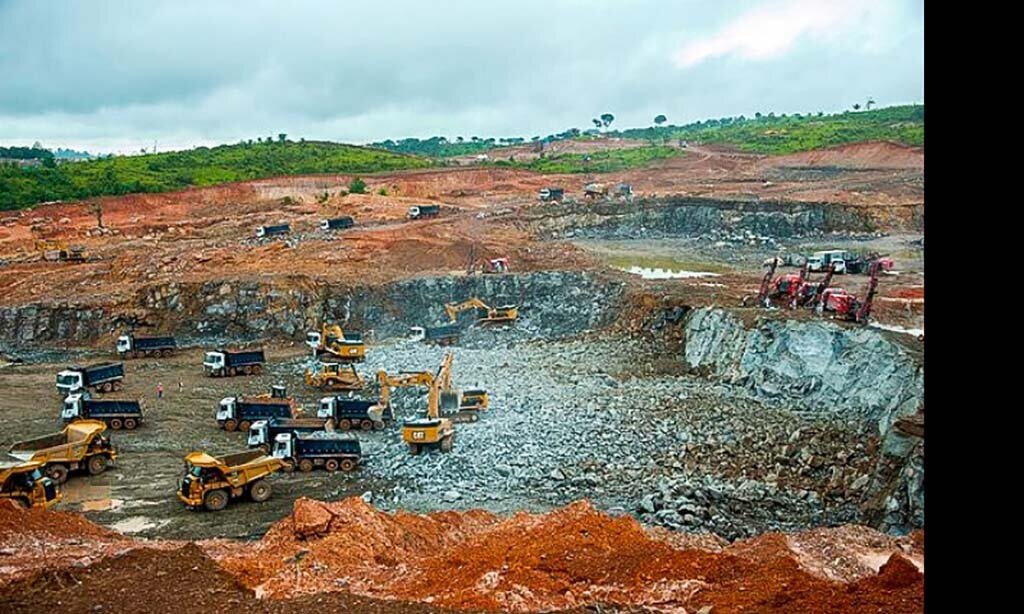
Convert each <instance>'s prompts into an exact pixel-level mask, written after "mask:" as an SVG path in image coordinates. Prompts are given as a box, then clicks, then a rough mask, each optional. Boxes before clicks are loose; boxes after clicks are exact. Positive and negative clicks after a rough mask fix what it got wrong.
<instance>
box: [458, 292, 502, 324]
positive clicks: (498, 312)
mask: <svg viewBox="0 0 1024 614" xmlns="http://www.w3.org/2000/svg"><path fill="white" fill-rule="evenodd" d="M467 309H480V310H483V311H485V312H486V314H487V315H485V316H484V317H482V318H478V319H477V321H476V322H477V324H501V323H505V322H515V321H516V320H517V319H518V318H519V307H518V306H516V305H503V306H501V307H491V306H490V305H488V304H487V303H485V302H483V301H482V300H480V299H479V298H477V297H473V298H471V299H469V300H465V301H462V302H461V303H445V306H444V311H445V313H447V314H448V319H449V320H451V322H452V323H453V324H454V323H455V322H457V321H458V318H459V314H460V313H462V312H463V311H465V310H467Z"/></svg>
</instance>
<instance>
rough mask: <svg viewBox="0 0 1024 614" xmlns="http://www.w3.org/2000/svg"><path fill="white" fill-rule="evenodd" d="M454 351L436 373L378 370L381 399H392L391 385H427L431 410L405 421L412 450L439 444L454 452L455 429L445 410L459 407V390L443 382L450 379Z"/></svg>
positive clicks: (405, 435)
mask: <svg viewBox="0 0 1024 614" xmlns="http://www.w3.org/2000/svg"><path fill="white" fill-rule="evenodd" d="M451 363H452V355H451V353H448V354H447V355H446V356H445V358H444V362H442V363H441V367H440V368H439V369H438V372H437V373H436V374H434V373H431V372H430V371H415V372H411V373H402V374H399V375H388V374H387V372H385V371H383V370H382V371H379V372H378V373H377V379H378V381H379V382H380V403H381V405H382V406H386V405H387V404H388V403H390V389H391V388H395V387H404V386H426V387H427V413H426V416H424V417H418V418H410V419H407V420H406V421H405V422H404V423H403V424H402V440H403V441H404V442H405V443H406V445H408V446H409V453H410V454H414V455H415V454H419V453H420V452H421V451H423V450H429V449H431V448H437V449H439V450H441V452H451V451H452V447H453V445H454V443H455V429H454V428H453V427H452V421H451V419H449V418H442V417H441V411H442V409H444V410H445V411H448V412H451V411H454V410H456V409H457V408H458V404H459V401H458V393H454V392H453V391H451V390H449V391H442V390H441V384H442V382H443V381H445V380H446V379H448V377H449V376H448V375H447V373H446V372H448V371H450V370H451Z"/></svg>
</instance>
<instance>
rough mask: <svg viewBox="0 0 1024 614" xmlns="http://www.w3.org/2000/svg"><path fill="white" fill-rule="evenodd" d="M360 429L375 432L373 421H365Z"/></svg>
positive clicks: (360, 425)
mask: <svg viewBox="0 0 1024 614" xmlns="http://www.w3.org/2000/svg"><path fill="white" fill-rule="evenodd" d="M359 428H361V429H363V430H364V431H372V430H373V421H371V420H363V421H362V422H360V423H359Z"/></svg>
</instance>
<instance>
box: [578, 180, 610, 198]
mask: <svg viewBox="0 0 1024 614" xmlns="http://www.w3.org/2000/svg"><path fill="white" fill-rule="evenodd" d="M607 196H608V186H607V185H605V184H603V183H588V184H587V185H585V186H583V197H584V198H591V199H593V198H605V197H607Z"/></svg>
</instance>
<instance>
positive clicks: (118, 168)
mask: <svg viewBox="0 0 1024 614" xmlns="http://www.w3.org/2000/svg"><path fill="white" fill-rule="evenodd" d="M48 153H49V152H48ZM51 156H52V154H51ZM51 160H52V158H51ZM430 165H431V162H430V161H429V160H425V159H423V158H416V157H412V156H407V155H402V154H397V153H393V152H389V151H383V150H379V149H369V148H366V147H357V146H354V145H341V144H338V143H325V142H318V141H304V142H294V141H276V142H270V141H269V140H268V141H267V142H263V143H251V142H250V143H239V144H237V145H221V146H219V147H213V148H208V147H199V148H196V149H191V150H188V151H175V152H167V153H159V154H150V155H140V156H119V157H108V158H102V159H97V160H88V161H82V162H73V163H63V164H58V165H55V166H54V165H48V166H47V165H43V166H31V167H29V166H19V165H15V164H0V209H18V208H22V207H27V206H30V205H33V204H36V203H40V202H46V201H51V200H76V199H82V198H89V197H92V196H109V195H117V194H131V193H135V192H166V191H173V190H180V189H183V188H187V187H191V186H209V185H215V184H219V183H228V182H232V181H245V180H250V179H259V178H262V177H273V176H275V175H308V174H316V173H373V172H378V171H394V170H399V169H407V168H422V167H426V166H430Z"/></svg>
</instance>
